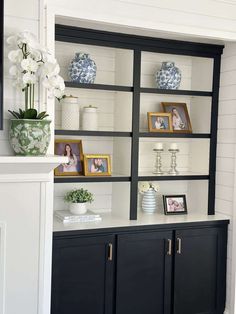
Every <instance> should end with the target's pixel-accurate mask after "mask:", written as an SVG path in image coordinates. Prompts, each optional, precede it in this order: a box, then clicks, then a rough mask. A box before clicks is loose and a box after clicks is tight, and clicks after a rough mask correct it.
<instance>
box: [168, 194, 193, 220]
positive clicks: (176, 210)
mask: <svg viewBox="0 0 236 314" xmlns="http://www.w3.org/2000/svg"><path fill="white" fill-rule="evenodd" d="M163 204H164V213H165V215H182V214H187V213H188V210H187V202H186V195H184V194H183V195H163Z"/></svg>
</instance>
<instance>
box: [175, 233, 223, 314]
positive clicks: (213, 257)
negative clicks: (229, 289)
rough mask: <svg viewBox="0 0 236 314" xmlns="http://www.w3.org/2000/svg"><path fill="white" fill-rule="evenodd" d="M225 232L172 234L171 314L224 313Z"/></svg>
mask: <svg viewBox="0 0 236 314" xmlns="http://www.w3.org/2000/svg"><path fill="white" fill-rule="evenodd" d="M226 230H227V229H224V228H205V229H204V228H203V229H193V230H191V229H189V230H182V231H176V255H175V272H174V273H175V276H174V314H203V313H204V314H213V313H214V314H215V313H217V314H219V313H223V312H224V306H225V285H226V245H227V243H226V242H227V231H226Z"/></svg>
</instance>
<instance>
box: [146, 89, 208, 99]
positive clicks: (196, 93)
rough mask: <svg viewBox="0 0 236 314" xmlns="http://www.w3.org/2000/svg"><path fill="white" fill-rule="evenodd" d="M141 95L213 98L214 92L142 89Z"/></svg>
mask: <svg viewBox="0 0 236 314" xmlns="http://www.w3.org/2000/svg"><path fill="white" fill-rule="evenodd" d="M140 93H150V94H166V95H183V96H201V97H212V95H213V93H212V92H205V91H194V90H181V89H158V88H146V87H141V88H140Z"/></svg>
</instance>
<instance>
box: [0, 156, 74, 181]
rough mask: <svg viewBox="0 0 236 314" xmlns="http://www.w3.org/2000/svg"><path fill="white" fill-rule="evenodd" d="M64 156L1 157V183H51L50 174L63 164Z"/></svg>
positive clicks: (65, 159) (66, 160)
mask: <svg viewBox="0 0 236 314" xmlns="http://www.w3.org/2000/svg"><path fill="white" fill-rule="evenodd" d="M64 162H68V158H67V157H63V156H54V155H49V156H39V157H38V156H37V157H36V156H35V157H29V156H0V181H1V182H6V181H11V182H12V181H16V182H19V181H49V173H50V172H51V171H52V170H53V169H54V168H56V167H57V166H58V165H60V164H61V163H64Z"/></svg>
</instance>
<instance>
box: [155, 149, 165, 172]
mask: <svg viewBox="0 0 236 314" xmlns="http://www.w3.org/2000/svg"><path fill="white" fill-rule="evenodd" d="M153 151H154V152H155V153H156V161H155V166H154V171H153V173H154V174H158V175H162V174H163V173H164V172H163V171H162V170H161V167H162V164H161V153H162V152H163V151H164V149H163V148H162V149H157V148H154V149H153Z"/></svg>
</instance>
